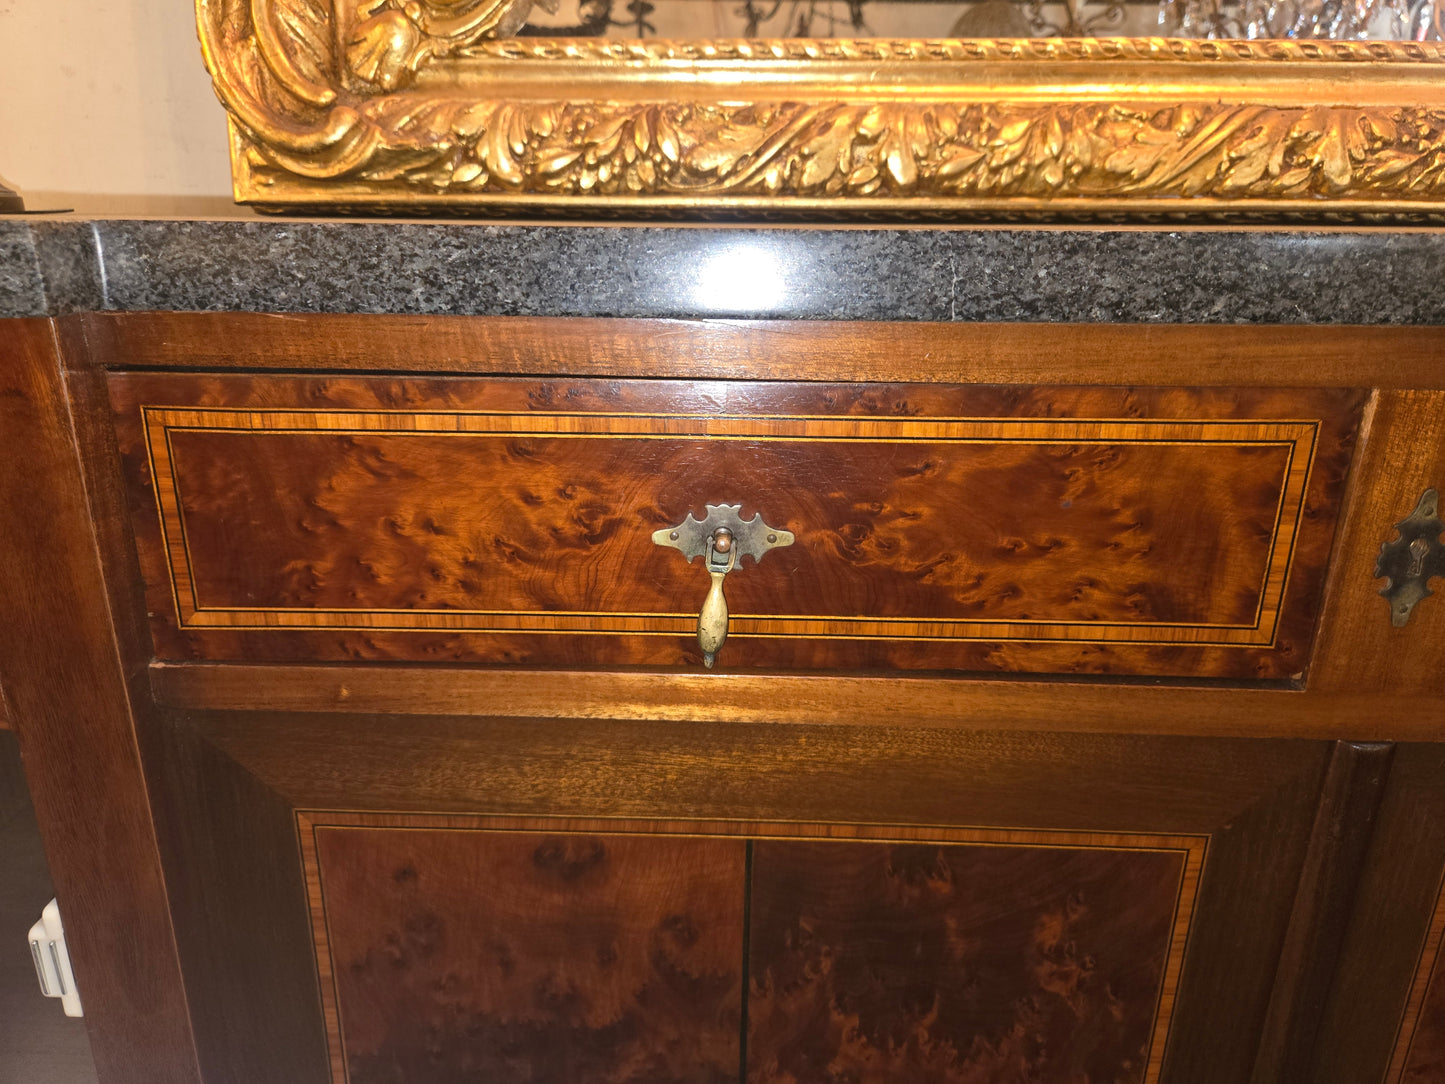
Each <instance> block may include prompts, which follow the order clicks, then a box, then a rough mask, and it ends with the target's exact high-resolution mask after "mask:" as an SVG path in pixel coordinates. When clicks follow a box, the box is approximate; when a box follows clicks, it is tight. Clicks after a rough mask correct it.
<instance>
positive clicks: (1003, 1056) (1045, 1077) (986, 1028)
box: [748, 835, 1205, 1084]
mask: <svg viewBox="0 0 1445 1084" xmlns="http://www.w3.org/2000/svg"><path fill="white" fill-rule="evenodd" d="M1071 843H1072V845H1071ZM1131 843H1132V844H1133V846H1129V844H1131ZM1204 844H1205V841H1204V839H1203V838H1202V837H1194V838H1192V839H1190V838H1187V837H1186V838H1179V839H1174V840H1164V839H1153V840H1151V839H1148V838H1146V837H1139V838H1137V839H1135V840H1132V841H1131V840H1122V839H1121V840H1118V841H1116V842H1115V843H1114V844H1113V845H1112V846H1104V845H1099V844H1092V845H1091V844H1083V843H1082V842H1081V841H1070V840H1069V839H1068V838H1067V837H1065V836H1062V835H1060V836H1056V837H1055V839H1054V845H1053V846H1048V845H1045V844H1042V843H1041V844H1039V845H1035V846H1033V847H1025V846H1016V845H1015V846H1009V845H993V846H961V845H936V844H925V843H887V844H884V843H839V842H831V841H830V842H823V843H818V842H795V841H786V842H785V841H774V840H769V841H764V842H760V843H758V844H756V845H755V848H754V858H753V869H752V895H751V901H752V923H751V925H750V952H749V964H750V973H751V984H750V1000H749V1002H748V1006H749V1019H750V1024H751V1027H750V1030H749V1035H748V1070H749V1071H748V1080H749V1081H750V1082H752V1084H783V1082H791V1081H800V1080H807V1079H810V1078H815V1077H816V1074H817V1073H818V1071H819V1068H820V1067H821V1066H827V1067H828V1068H827V1072H828V1073H829V1074H831V1077H832V1078H833V1079H838V1080H854V1079H856V1080H864V1079H883V1080H890V1081H894V1080H896V1081H899V1082H904V1081H924V1080H928V1081H933V1080H937V1081H960V1082H962V1081H972V1080H984V1081H986V1080H1007V1079H1026V1080H1030V1081H1038V1082H1039V1084H1072V1082H1074V1081H1078V1080H1081V1079H1087V1080H1108V1081H1115V1082H1119V1084H1124V1082H1134V1081H1156V1080H1158V1079H1159V1069H1160V1066H1161V1064H1162V1063H1163V1060H1164V1057H1163V1055H1164V1043H1165V1038H1166V1036H1167V1035H1168V1031H1169V1018H1170V1013H1171V1010H1172V1008H1173V1003H1174V995H1175V984H1176V983H1177V981H1178V964H1179V961H1180V959H1181V958H1182V956H1183V951H1184V942H1185V935H1186V934H1187V931H1188V929H1189V919H1190V917H1191V914H1192V912H1193V906H1194V896H1195V892H1196V890H1197V888H1198V878H1199V869H1200V866H1201V865H1202V861H1203V858H1204V849H1205V848H1204Z"/></svg>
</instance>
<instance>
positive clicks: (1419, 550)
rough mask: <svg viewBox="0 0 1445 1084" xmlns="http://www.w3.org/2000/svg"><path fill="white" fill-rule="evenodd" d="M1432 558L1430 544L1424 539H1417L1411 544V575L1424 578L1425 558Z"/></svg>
mask: <svg viewBox="0 0 1445 1084" xmlns="http://www.w3.org/2000/svg"><path fill="white" fill-rule="evenodd" d="M1429 556H1430V543H1428V542H1426V541H1425V540H1424V539H1423V538H1417V539H1415V541H1413V542H1411V543H1410V575H1411V576H1422V575H1424V574H1425V558H1427V557H1429Z"/></svg>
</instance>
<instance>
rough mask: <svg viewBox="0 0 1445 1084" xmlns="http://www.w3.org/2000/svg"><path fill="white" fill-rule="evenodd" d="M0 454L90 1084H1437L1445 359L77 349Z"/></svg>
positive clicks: (521, 347) (957, 344) (1064, 334)
mask: <svg viewBox="0 0 1445 1084" xmlns="http://www.w3.org/2000/svg"><path fill="white" fill-rule="evenodd" d="M1406 361H1408V367H1407V368H1406V369H1404V370H1402V368H1401V366H1402V365H1404V363H1405V362H1406ZM1402 373H1403V374H1404V375H1402ZM0 425H3V430H0V432H3V439H4V441H5V448H6V454H7V458H8V460H9V463H10V466H9V468H8V469H6V470H4V471H0V512H3V514H0V556H3V560H0V684H3V686H4V689H5V697H4V709H5V711H6V713H7V714H8V715H9V717H10V718H11V720H12V723H13V725H14V726H15V728H16V730H17V733H18V735H19V737H20V740H21V742H22V745H23V747H24V749H25V753H26V758H27V768H28V770H29V772H30V776H31V783H32V786H33V789H34V791H35V801H36V807H37V811H38V813H39V814H40V819H41V821H42V825H43V827H44V831H45V833H46V837H47V844H48V846H49V848H50V851H51V854H52V857H53V859H54V861H55V866H56V870H55V873H56V882H57V886H58V889H59V891H60V893H61V898H62V904H63V906H64V907H65V909H66V921H67V926H68V927H69V928H71V929H72V930H73V931H74V935H73V936H74V956H75V969H76V974H77V979H78V982H79V984H80V986H81V990H82V995H83V997H84V999H85V1003H86V1008H87V1019H88V1021H89V1024H90V1028H91V1037H92V1042H93V1046H94V1048H95V1053H96V1060H97V1065H98V1068H99V1070H100V1073H101V1077H102V1080H103V1081H105V1082H106V1084H111V1082H123V1081H146V1082H148V1084H149V1082H158V1084H172V1082H174V1084H182V1082H184V1084H258V1082H271V1081H274V1082H277V1084H327V1082H330V1084H403V1082H405V1084H417V1082H421V1084H429V1082H436V1084H448V1082H451V1081H463V1080H465V1081H472V1080H486V1081H488V1082H496V1084H593V1082H596V1084H684V1082H686V1084H720V1082H724V1081H727V1082H738V1084H845V1082H848V1084H852V1082H858V1084H935V1082H936V1084H1012V1082H1014V1081H1019V1080H1030V1081H1039V1082H1044V1084H1082V1082H1087V1084H1123V1082H1128V1084H1156V1082H1158V1084H1189V1082H1198V1084H1219V1082H1240V1084H1285V1082H1293V1081H1310V1082H1314V1081H1320V1082H1324V1084H1365V1082H1368V1084H1375V1082H1382V1084H1386V1082H1387V1084H1400V1082H1406V1081H1408V1082H1411V1084H1419V1082H1423V1081H1428V1080H1433V1079H1436V1078H1438V1076H1439V1075H1440V1073H1441V1072H1442V1071H1445V1068H1442V1066H1445V1060H1442V1059H1445V993H1442V989H1445V952H1442V951H1441V947H1442V942H1445V892H1442V889H1441V885H1442V871H1445V786H1442V784H1441V782H1440V781H1441V780H1442V779H1445V753H1442V749H1445V746H1441V745H1437V744H1435V743H1436V742H1437V740H1439V739H1440V738H1441V737H1442V727H1441V725H1440V722H1439V720H1438V718H1437V714H1436V712H1435V710H1434V704H1435V697H1433V696H1432V695H1431V694H1432V693H1436V692H1438V690H1439V688H1440V685H1441V679H1442V676H1445V675H1442V669H1445V663H1442V661H1441V659H1442V652H1441V651H1440V645H1441V644H1442V643H1445V601H1442V600H1441V599H1439V598H1430V597H1424V598H1422V599H1421V600H1420V601H1418V603H1417V604H1416V605H1415V607H1414V609H1413V611H1412V612H1411V613H1410V615H1409V620H1408V621H1407V622H1406V623H1404V624H1403V625H1399V624H1393V623H1392V621H1391V607H1392V604H1391V603H1389V602H1387V601H1386V600H1385V599H1383V598H1381V597H1380V594H1379V592H1380V590H1381V588H1382V587H1383V586H1384V582H1383V581H1382V580H1380V579H1377V578H1376V576H1375V574H1374V573H1375V561H1376V558H1377V556H1378V555H1379V553H1380V547H1381V544H1382V543H1385V542H1389V541H1391V540H1393V539H1395V538H1396V533H1395V524H1396V523H1398V522H1400V521H1402V520H1404V519H1405V518H1406V517H1407V516H1408V515H1410V513H1411V511H1412V510H1413V509H1415V507H1416V504H1417V502H1419V501H1420V500H1421V498H1422V495H1423V494H1425V492H1426V491H1427V490H1429V489H1431V488H1435V487H1438V486H1440V485H1441V484H1445V334H1442V333H1440V332H1436V331H1431V330H1426V329H1415V330H1384V329H1361V328H1332V329H1331V328H1274V327H1215V328H1203V327H1196V328H1190V327H1176V328H1145V327H1097V326H1095V327H1089V326H1078V327H1069V326H1058V327H1040V326H1030V325H1016V326H1000V325H994V326H991V327H987V328H974V327H970V326H967V325H949V326H941V325H907V326H905V325H889V324H861V323H860V324H829V323H814V324H767V323H746V322H731V323H707V322H695V323H688V322H663V321H657V322H644V321H606V320H556V321H551V320H533V319H493V318H470V319H437V320H416V319H412V318H388V317H309V318H296V317H289V318H285V319H282V318H279V317H265V316H241V315H235V314H217V315H209V316H208V315H160V314H142V315H129V316H121V315H89V316H77V317H63V318H57V319H55V320H53V321H40V320H34V321H10V322H8V325H0ZM708 505H715V506H720V505H737V506H740V508H741V515H742V516H743V517H745V518H746V519H750V518H751V517H752V516H753V515H754V514H758V515H761V517H762V518H763V520H764V521H765V528H764V530H765V531H771V532H772V533H773V534H774V535H775V536H776V535H781V534H783V533H784V532H790V533H791V535H792V536H793V541H792V543H791V544H790V545H779V546H778V548H775V549H772V550H770V551H768V552H767V553H766V556H765V557H764V558H763V559H761V560H754V559H753V558H752V557H747V558H744V559H742V560H741V561H740V562H738V563H737V565H736V567H733V568H732V570H731V571H729V572H727V574H726V576H725V577H723V578H722V581H721V582H722V584H723V587H724V588H725V592H726V598H727V604H728V609H729V614H728V630H729V633H730V635H729V637H728V639H727V641H726V643H725V644H724V645H723V647H722V649H721V651H720V652H719V653H718V656H717V660H716V667H715V669H713V670H712V671H707V670H705V669H704V668H703V666H702V661H701V657H702V653H701V650H700V648H699V642H698V639H697V637H696V634H695V627H696V624H697V620H698V612H699V608H700V607H701V606H702V605H703V599H704V596H705V595H706V594H707V593H708V591H709V585H710V583H711V582H712V577H711V576H710V574H709V568H708V567H704V562H709V561H712V560H713V556H709V555H704V557H703V559H702V561H698V562H694V563H689V562H688V561H687V560H685V559H684V557H683V556H682V555H681V554H680V553H679V552H678V551H677V550H676V549H673V548H669V547H668V546H665V545H658V544H656V541H655V539H654V535H655V534H657V533H658V532H661V534H662V536H663V540H664V541H666V535H667V532H668V531H669V530H674V529H677V528H678V527H679V525H681V524H682V523H683V522H684V517H686V516H687V515H688V514H689V513H691V514H693V515H694V517H696V518H702V517H704V516H705V515H706V514H707V506H708ZM1426 533H1427V534H1428V531H1427V532H1426ZM720 537H721V536H719V535H713V536H711V538H712V541H711V542H710V543H709V545H712V546H720V547H721V548H719V549H718V550H717V551H716V553H717V554H718V555H724V556H722V557H719V559H720V560H722V561H723V565H724V566H726V565H727V560H726V559H725V554H726V553H727V549H728V543H726V542H724V543H719V542H718V539H719V538H720ZM1429 541H1430V540H1429V538H1426V539H1425V541H1424V542H1422V543H1421V545H1422V546H1425V547H1426V549H1421V550H1418V551H1409V552H1410V553H1414V554H1415V556H1414V557H1413V558H1409V559H1414V560H1417V561H1418V562H1419V563H1420V564H1421V567H1425V564H1426V563H1427V562H1428V560H1430V559H1432V558H1430V555H1429V553H1428V545H1429ZM1402 545H1406V544H1405V543H1402ZM1407 548H1408V547H1407ZM710 553H711V551H710ZM709 567H713V568H714V571H715V570H716V567H717V566H709ZM98 810H99V811H104V812H103V815H98V814H97V811H98Z"/></svg>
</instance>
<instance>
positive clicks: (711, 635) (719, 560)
mask: <svg viewBox="0 0 1445 1084" xmlns="http://www.w3.org/2000/svg"><path fill="white" fill-rule="evenodd" d="M736 563H737V551H736V550H734V549H733V535H732V532H731V531H729V530H728V529H727V528H726V527H719V528H718V529H717V530H716V531H714V532H713V536H712V544H711V546H710V547H709V549H708V554H707V570H708V572H710V573H711V574H712V586H710V587H709V588H708V589H707V598H705V599H703V600H702V612H701V613H699V614H698V615H697V644H698V647H700V648H702V664H703V665H704V666H706V667H707V668H708V669H709V670H711V669H712V664H713V661H714V660H715V659H716V658H717V653H718V652H719V651H721V650H722V646H723V644H724V642H726V640H727V638H728V599H727V595H725V594H723V579H724V578H725V577H726V576H727V574H728V573H729V572H731V571H732V570H733V567H734V565H736ZM719 566H721V567H719Z"/></svg>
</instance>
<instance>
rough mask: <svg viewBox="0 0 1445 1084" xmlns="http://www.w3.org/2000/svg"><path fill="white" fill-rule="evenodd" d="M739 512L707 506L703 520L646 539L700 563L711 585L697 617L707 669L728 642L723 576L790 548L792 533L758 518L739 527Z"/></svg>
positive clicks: (736, 508) (734, 506)
mask: <svg viewBox="0 0 1445 1084" xmlns="http://www.w3.org/2000/svg"><path fill="white" fill-rule="evenodd" d="M741 511H742V505H740V504H710V505H708V506H707V515H706V516H705V517H704V518H703V519H701V520H699V519H696V518H695V517H694V516H693V514H692V513H691V512H689V513H688V514H687V518H686V519H685V520H683V521H682V522H681V523H680V524H678V525H677V526H676V527H671V528H664V529H663V530H661V531H656V532H654V533H653V535H652V541H653V542H654V543H656V544H657V545H659V546H671V547H672V548H673V549H676V550H680V551H681V552H682V555H683V556H684V557H686V558H687V559H688V561H693V560H695V559H696V558H698V557H702V558H703V560H704V563H705V564H706V565H707V571H708V575H709V577H710V578H711V581H712V582H711V583H710V584H709V585H708V589H707V597H706V598H704V599H703V602H702V609H701V610H700V611H699V613H698V616H697V644H698V647H700V648H702V662H703V665H704V666H706V667H708V668H709V669H711V668H712V665H713V663H714V662H715V661H716V659H717V653H718V652H719V651H721V650H722V646H723V644H724V643H725V642H726V641H727V638H728V621H729V617H728V600H727V596H726V595H725V594H724V593H723V581H724V580H725V579H726V578H727V574H728V573H729V572H731V571H733V569H735V568H737V567H738V561H739V559H740V558H741V557H743V556H746V555H751V556H752V558H753V560H754V561H755V562H756V561H760V560H762V558H763V555H764V554H766V553H767V552H768V551H769V550H771V549H777V548H778V547H781V546H791V545H792V544H793V535H792V533H791V532H789V531H780V530H776V529H774V528H772V527H769V526H768V525H767V524H766V523H764V522H763V517H762V513H757V514H755V515H754V516H753V518H752V519H751V520H747V521H744V519H743V518H742V516H741V515H740V514H739V513H740V512H741Z"/></svg>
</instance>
